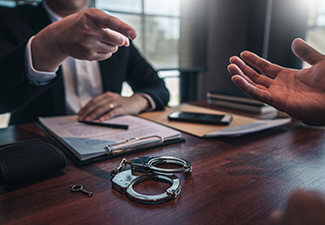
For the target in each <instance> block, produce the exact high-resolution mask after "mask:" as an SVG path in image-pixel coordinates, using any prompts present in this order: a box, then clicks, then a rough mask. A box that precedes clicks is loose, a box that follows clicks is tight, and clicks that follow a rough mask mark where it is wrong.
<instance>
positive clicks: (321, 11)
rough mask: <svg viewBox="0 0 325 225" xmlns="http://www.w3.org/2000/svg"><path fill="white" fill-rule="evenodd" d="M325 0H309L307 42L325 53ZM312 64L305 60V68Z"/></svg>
mask: <svg viewBox="0 0 325 225" xmlns="http://www.w3.org/2000/svg"><path fill="white" fill-rule="evenodd" d="M324 39H325V0H309V18H308V30H307V34H306V42H307V43H308V44H309V45H311V46H312V47H313V48H315V49H317V50H318V51H319V52H321V53H323V54H324V53H325V41H324ZM308 67H310V65H309V64H308V63H306V62H303V68H308Z"/></svg>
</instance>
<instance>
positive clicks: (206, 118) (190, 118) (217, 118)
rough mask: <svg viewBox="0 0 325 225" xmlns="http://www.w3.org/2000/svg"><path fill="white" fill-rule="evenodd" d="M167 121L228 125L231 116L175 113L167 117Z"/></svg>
mask: <svg viewBox="0 0 325 225" xmlns="http://www.w3.org/2000/svg"><path fill="white" fill-rule="evenodd" d="M168 119H169V120H174V121H182V122H192V123H204V124H215V125H228V124H229V123H230V122H231V120H232V116H231V115H216V114H206V113H193V112H182V111H175V112H173V113H171V114H170V115H169V116H168Z"/></svg>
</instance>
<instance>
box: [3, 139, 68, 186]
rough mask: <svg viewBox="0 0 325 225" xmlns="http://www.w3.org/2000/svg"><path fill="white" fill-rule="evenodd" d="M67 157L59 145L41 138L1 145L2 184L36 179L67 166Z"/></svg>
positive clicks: (6, 184)
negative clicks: (56, 145) (43, 140)
mask: <svg viewBox="0 0 325 225" xmlns="http://www.w3.org/2000/svg"><path fill="white" fill-rule="evenodd" d="M66 163H67V162H66V157H65V155H64V154H63V153H62V152H61V150H59V149H58V148H57V147H55V146H53V145H51V144H49V143H45V142H42V141H41V140H39V139H35V140H28V141H22V142H18V143H14V144H10V145H6V146H2V147H0V185H1V186H12V185H14V184H18V183H22V182H26V181H30V180H34V179H36V178H40V177H43V176H46V175H49V174H53V173H54V172H56V171H58V170H60V169H63V168H65V166H66Z"/></svg>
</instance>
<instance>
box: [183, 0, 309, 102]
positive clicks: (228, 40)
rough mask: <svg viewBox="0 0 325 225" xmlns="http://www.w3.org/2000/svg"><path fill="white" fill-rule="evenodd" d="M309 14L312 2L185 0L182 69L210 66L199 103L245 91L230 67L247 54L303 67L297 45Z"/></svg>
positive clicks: (204, 75)
mask: <svg viewBox="0 0 325 225" xmlns="http://www.w3.org/2000/svg"><path fill="white" fill-rule="evenodd" d="M270 3H271V4H270ZM268 16H270V17H268ZM307 16H308V1H297V0H200V1H198V0H182V5H181V35H180V39H181V40H180V67H181V68H186V67H200V66H204V67H206V68H207V72H205V73H200V74H199V75H198V81H197V99H198V100H201V99H205V97H206V92H207V91H212V90H221V89H228V90H234V91H239V89H238V88H237V87H236V86H235V85H234V84H233V83H232V81H231V79H230V75H229V73H228V71H227V65H228V64H229V61H228V60H229V57H231V56H233V55H239V53H240V52H241V51H243V50H250V51H253V52H255V53H257V54H258V55H261V56H264V57H267V58H268V60H270V61H272V62H276V63H278V64H280V65H282V66H288V67H294V68H300V67H301V61H300V60H299V59H297V58H296V57H295V56H294V54H293V53H292V52H291V42H292V40H293V39H294V38H295V37H301V38H305V35H306V25H307ZM267 18H271V20H267Z"/></svg>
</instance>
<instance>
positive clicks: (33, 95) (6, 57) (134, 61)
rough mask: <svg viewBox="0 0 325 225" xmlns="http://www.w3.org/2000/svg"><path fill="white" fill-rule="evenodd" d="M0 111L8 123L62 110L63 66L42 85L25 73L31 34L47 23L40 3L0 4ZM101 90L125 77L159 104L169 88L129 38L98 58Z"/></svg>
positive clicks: (113, 89) (118, 87) (161, 105)
mask: <svg viewBox="0 0 325 225" xmlns="http://www.w3.org/2000/svg"><path fill="white" fill-rule="evenodd" d="M0 21H1V22H0V113H5V112H11V113H12V116H11V121H10V123H11V124H17V123H26V122H33V121H37V117H38V116H54V115H64V114H65V93H64V85H63V78H62V73H61V69H59V70H58V72H57V75H58V76H57V78H56V79H55V81H54V82H52V83H51V84H49V85H45V86H35V85H32V84H29V82H28V80H27V79H26V68H25V67H26V64H25V47H26V44H27V42H28V40H29V38H30V37H31V36H33V35H35V34H36V33H37V32H39V31H40V30H41V29H43V28H44V27H45V26H47V25H48V24H50V20H49V18H48V16H47V14H46V11H45V10H44V8H43V6H42V4H40V5H39V6H37V7H33V6H30V5H24V6H18V7H15V8H4V7H0ZM99 64H100V70H101V74H102V80H103V89H104V91H111V92H116V93H120V92H121V89H122V83H123V82H124V81H126V82H128V84H129V85H130V86H131V87H132V89H133V91H134V92H141V93H146V94H148V95H150V96H151V97H152V99H153V100H154V102H155V104H156V109H158V110H159V109H163V108H164V106H165V105H166V104H167V102H168V100H169V93H168V91H167V89H166V87H165V84H164V82H163V80H161V79H160V78H159V77H158V76H157V73H156V71H155V70H154V69H153V68H152V67H151V66H150V65H149V64H148V63H147V62H146V61H145V59H143V58H142V57H141V55H140V54H139V52H138V51H137V49H136V48H135V47H134V45H133V44H132V43H131V45H130V46H129V47H120V48H119V50H118V51H117V52H116V53H114V54H113V56H112V57H111V58H109V59H107V60H104V61H101V62H99Z"/></svg>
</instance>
